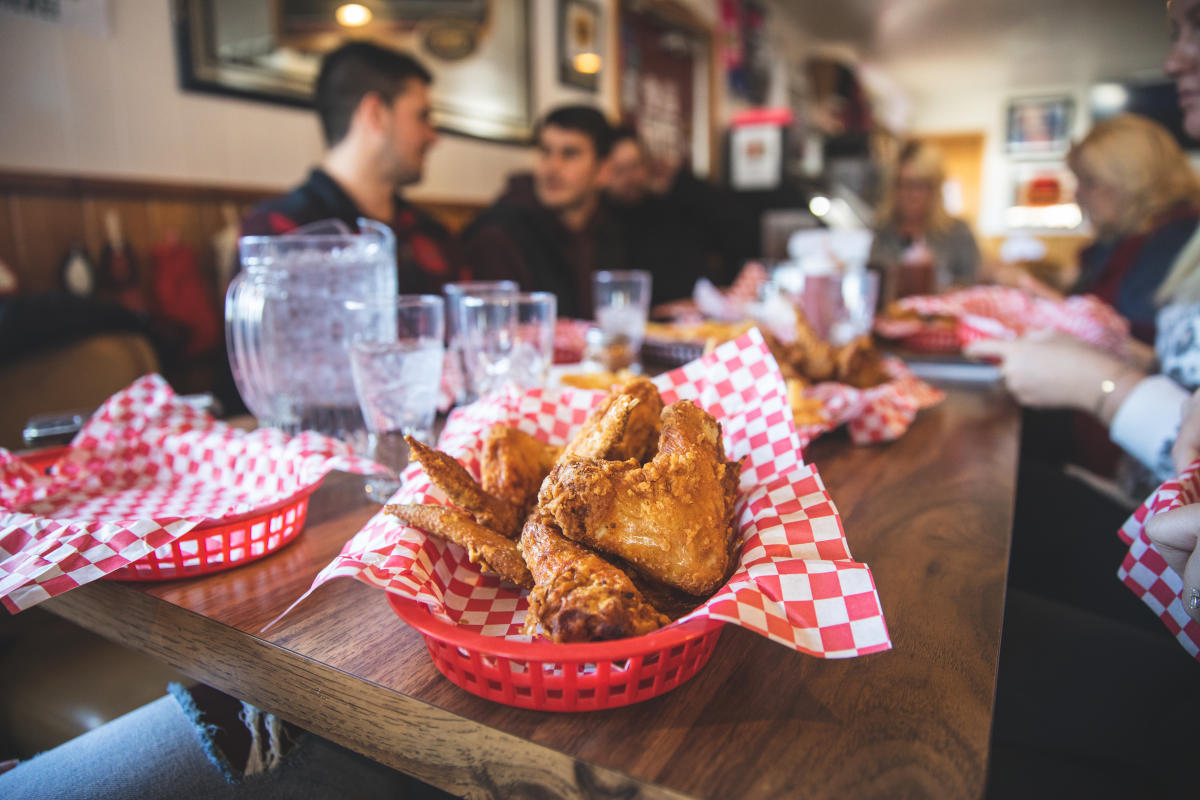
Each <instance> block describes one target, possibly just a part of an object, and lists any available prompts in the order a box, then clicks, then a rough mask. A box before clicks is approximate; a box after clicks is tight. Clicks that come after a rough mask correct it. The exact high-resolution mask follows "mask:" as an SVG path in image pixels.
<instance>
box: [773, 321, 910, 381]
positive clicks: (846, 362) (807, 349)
mask: <svg viewBox="0 0 1200 800" xmlns="http://www.w3.org/2000/svg"><path fill="white" fill-rule="evenodd" d="M763 339H764V340H765V341H766V343H767V347H768V348H769V349H770V351H771V355H773V356H774V357H775V361H776V362H778V364H779V370H780V372H782V373H783V377H784V378H785V379H792V380H795V379H800V380H803V381H806V382H809V383H821V382H823V381H837V382H838V383H845V384H848V385H850V386H853V387H854V388H856V389H869V388H870V387H872V386H878V385H879V384H881V383H886V382H887V381H889V380H891V376H890V375H889V374H888V372H887V369H886V368H885V367H884V364H883V356H881V355H880V353H879V350H878V349H876V347H875V344H874V342H872V341H871V337H870V336H866V335H864V336H859V337H858V338H856V339H853V340H852V341H850V342H847V343H846V344H844V345H842V346H841V347H835V346H834V345H832V344H830V343H829V342H827V341H825V340H824V339H822V338H821V337H820V336H818V335H817V333H816V331H814V330H813V328H812V326H811V325H809V324H808V320H806V319H805V318H804V315H803V314H801V313H799V312H797V314H796V336H795V339H793V340H792V341H790V342H784V341H782V340H781V339H779V338H778V337H777V336H775V335H773V334H772V333H771V332H770V331H763Z"/></svg>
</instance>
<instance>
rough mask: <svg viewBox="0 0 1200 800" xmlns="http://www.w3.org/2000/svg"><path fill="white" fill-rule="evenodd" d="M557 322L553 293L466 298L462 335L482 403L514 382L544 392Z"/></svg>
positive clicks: (471, 378) (474, 389)
mask: <svg viewBox="0 0 1200 800" xmlns="http://www.w3.org/2000/svg"><path fill="white" fill-rule="evenodd" d="M557 318H558V299H557V298H556V297H555V296H554V295H553V294H551V293H550V292H528V293H525V294H516V295H493V296H491V297H475V296H468V297H464V298H463V300H462V304H461V306H460V318H459V326H460V327H459V330H460V332H461V335H462V342H463V352H464V355H465V362H466V373H467V379H468V381H469V383H470V386H471V391H472V393H473V394H474V395H475V396H476V397H482V396H484V395H486V394H489V393H491V392H494V391H496V390H498V389H499V388H500V387H501V386H503V385H504V384H505V383H508V382H510V381H511V382H513V383H515V384H517V386H519V387H521V388H526V389H531V388H536V387H540V386H544V385H545V383H546V376H547V375H548V373H549V371H550V365H551V364H552V363H553V361H554V325H555V322H556V321H557Z"/></svg>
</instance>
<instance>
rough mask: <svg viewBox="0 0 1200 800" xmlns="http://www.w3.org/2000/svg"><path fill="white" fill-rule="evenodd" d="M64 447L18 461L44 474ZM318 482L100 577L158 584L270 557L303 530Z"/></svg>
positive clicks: (209, 524)
mask: <svg viewBox="0 0 1200 800" xmlns="http://www.w3.org/2000/svg"><path fill="white" fill-rule="evenodd" d="M68 449H69V448H68V447H65V446H64V447H52V448H47V449H45V450H38V451H35V452H32V453H26V454H23V455H22V456H21V459H22V460H23V461H24V462H25V463H26V464H28V465H29V466H31V467H32V468H33V469H35V470H37V471H38V472H43V473H44V472H45V471H46V470H48V469H49V468H50V467H51V466H53V465H54V464H55V463H57V462H58V460H59V459H60V458H62V457H63V456H64V455H65V454H66V452H67V450H68ZM320 483H321V482H320V481H318V482H317V483H315V484H313V485H311V486H306V487H304V488H303V489H301V490H299V491H298V492H296V493H295V494H292V495H291V496H289V497H285V498H283V499H282V500H279V501H277V502H275V503H271V504H270V505H267V506H263V507H261V508H256V509H254V510H253V511H248V512H246V513H243V514H236V515H233V516H229V517H223V518H221V519H216V520H210V521H208V522H202V523H200V524H199V525H197V526H196V527H194V528H192V529H191V530H190V531H188V532H187V533H185V534H183V535H182V536H180V537H179V538H178V539H176V540H175V541H173V542H171V543H169V544H165V545H163V546H162V547H159V548H158V549H157V550H154V551H153V552H151V553H148V554H147V555H145V556H144V557H142V558H140V559H138V560H137V561H134V562H132V563H130V564H128V565H126V566H124V567H120V568H118V569H116V570H114V571H112V572H110V573H109V574H107V575H105V576H104V578H105V579H107V580H116V581H163V580H171V579H173V578H189V577H193V576H196V575H207V574H209V573H212V572H220V571H221V570H226V569H231V568H233V567H237V566H241V565H242V564H246V563H249V562H251V561H255V560H257V559H259V558H262V557H263V556H266V555H270V554H271V553H274V552H275V551H276V550H278V549H279V548H281V547H283V546H284V545H286V544H288V543H289V542H291V541H292V540H293V539H295V538H296V537H297V536H298V535H299V534H300V531H301V529H302V528H303V527H304V520H305V519H306V517H307V515H308V500H309V497H310V496H311V495H312V493H313V492H314V491H316V489H317V487H318V486H320Z"/></svg>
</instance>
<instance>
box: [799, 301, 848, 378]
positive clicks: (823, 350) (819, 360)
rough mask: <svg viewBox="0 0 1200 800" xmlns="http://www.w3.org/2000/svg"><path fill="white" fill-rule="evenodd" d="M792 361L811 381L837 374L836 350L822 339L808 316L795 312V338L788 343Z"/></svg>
mask: <svg viewBox="0 0 1200 800" xmlns="http://www.w3.org/2000/svg"><path fill="white" fill-rule="evenodd" d="M788 347H789V348H790V352H791V354H792V363H793V364H795V365H796V368H797V369H798V370H799V371H800V374H801V375H804V376H806V377H807V378H808V379H809V380H810V381H812V382H813V383H820V382H822V381H828V380H832V379H833V378H834V377H836V375H837V351H836V350H835V349H834V347H833V345H831V344H829V342H827V341H825V340H824V339H822V338H821V337H820V336H818V335H817V332H816V331H815V330H813V327H812V325H810V324H809V323H808V318H807V317H805V316H804V314H802V313H800V312H799V311H797V312H796V340H795V341H794V342H792V343H791V344H790V345H788Z"/></svg>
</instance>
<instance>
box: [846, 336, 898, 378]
mask: <svg viewBox="0 0 1200 800" xmlns="http://www.w3.org/2000/svg"><path fill="white" fill-rule="evenodd" d="M834 359H835V361H836V369H835V374H836V375H837V376H838V380H839V381H841V382H842V383H847V384H849V385H851V386H853V387H854V388H855V389H869V388H871V387H872V386H878V385H879V384H881V383H887V382H888V381H889V380H891V377H892V376H891V375H889V374H888V371H887V369H886V368H885V367H884V365H883V358H882V357H881V356H880V355H879V351H878V350H876V349H875V343H874V342H872V341H871V337H870V336H866V335H864V336H859V337H858V338H856V339H852V340H850V341H849V342H847V343H846V344H844V345H842V346H841V347H839V348H838V350H837V353H836V354H835V356H834Z"/></svg>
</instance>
